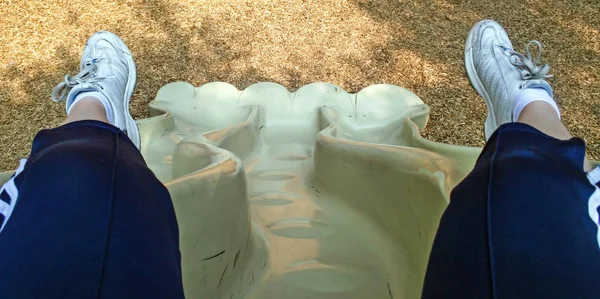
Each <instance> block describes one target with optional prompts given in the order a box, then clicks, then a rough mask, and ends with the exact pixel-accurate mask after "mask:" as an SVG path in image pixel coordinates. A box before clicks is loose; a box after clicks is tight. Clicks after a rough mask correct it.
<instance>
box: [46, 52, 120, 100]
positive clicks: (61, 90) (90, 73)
mask: <svg viewBox="0 0 600 299" xmlns="http://www.w3.org/2000/svg"><path fill="white" fill-rule="evenodd" d="M97 69H98V60H97V59H93V60H92V61H90V62H86V63H85V66H84V67H83V69H81V71H80V72H79V74H77V75H75V76H71V75H66V76H65V79H64V81H63V82H60V83H59V84H58V85H56V87H54V89H53V90H52V95H51V97H52V101H54V102H57V103H58V102H62V101H64V100H66V99H67V97H68V95H69V92H70V91H71V89H72V88H73V87H75V86H77V85H79V84H89V85H90V86H92V87H96V88H98V89H104V88H103V87H102V85H99V84H96V83H98V82H100V81H103V80H105V79H107V78H108V77H96V75H95V74H96V70H97Z"/></svg>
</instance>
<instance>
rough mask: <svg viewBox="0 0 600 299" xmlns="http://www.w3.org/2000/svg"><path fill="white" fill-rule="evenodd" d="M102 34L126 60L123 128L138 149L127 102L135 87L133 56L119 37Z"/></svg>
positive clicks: (138, 132) (138, 134)
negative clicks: (122, 53)
mask: <svg viewBox="0 0 600 299" xmlns="http://www.w3.org/2000/svg"><path fill="white" fill-rule="evenodd" d="M102 34H106V35H108V36H107V37H105V38H108V37H110V40H111V41H112V42H114V43H113V45H114V46H117V47H119V50H121V51H123V52H124V53H125V54H126V55H125V56H126V60H127V68H128V69H129V77H128V78H127V85H126V86H125V97H124V98H123V102H124V103H125V128H126V129H127V136H129V139H131V141H132V142H133V144H134V145H135V146H136V147H137V148H138V149H140V148H141V140H140V131H139V129H138V126H137V124H136V122H135V120H134V119H133V117H132V116H131V113H130V112H129V101H130V99H131V96H132V95H133V92H134V91H135V87H136V85H137V68H136V65H135V61H134V60H133V55H132V54H131V51H129V48H128V47H127V45H126V44H125V42H123V40H121V38H120V37H118V36H117V35H115V34H113V33H111V32H107V31H104V32H102Z"/></svg>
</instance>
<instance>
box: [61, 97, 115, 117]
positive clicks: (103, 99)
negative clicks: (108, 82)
mask: <svg viewBox="0 0 600 299" xmlns="http://www.w3.org/2000/svg"><path fill="white" fill-rule="evenodd" d="M86 97H93V98H96V99H98V100H99V101H100V102H101V103H102V105H104V110H105V111H106V118H107V119H108V122H109V123H110V124H111V125H114V124H115V113H114V112H113V109H112V105H111V104H110V102H109V101H108V98H106V96H105V95H104V94H102V93H101V92H98V91H84V92H80V93H78V94H77V95H76V96H75V100H73V103H71V106H69V108H67V115H69V114H71V109H72V108H73V106H75V104H77V102H79V100H81V99H83V98H86Z"/></svg>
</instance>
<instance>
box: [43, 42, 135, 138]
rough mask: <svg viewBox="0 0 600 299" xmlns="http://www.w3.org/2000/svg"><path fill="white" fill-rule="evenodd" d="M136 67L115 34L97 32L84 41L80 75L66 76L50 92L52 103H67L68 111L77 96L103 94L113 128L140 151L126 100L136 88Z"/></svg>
mask: <svg viewBox="0 0 600 299" xmlns="http://www.w3.org/2000/svg"><path fill="white" fill-rule="evenodd" d="M136 80H137V79H136V67H135V62H134V61H133V56H132V55H131V52H130V51H129V48H127V46H126V45H125V43H124V42H123V41H122V40H121V39H120V38H119V37H118V36H117V35H115V34H113V33H110V32H107V31H100V32H98V33H96V34H94V35H93V36H92V37H90V39H89V40H88V41H87V43H86V45H85V49H84V50H83V55H82V57H81V64H80V72H79V74H77V75H75V76H73V77H71V76H70V75H66V76H65V80H64V82H61V83H60V84H58V85H57V86H56V87H55V88H54V90H53V91H52V100H53V101H55V102H62V101H64V100H66V101H67V105H66V106H67V111H69V108H70V107H71V105H72V104H73V101H74V100H75V97H76V96H77V94H79V93H81V92H86V91H97V92H100V93H101V94H103V95H104V96H105V97H106V98H107V99H108V101H109V102H110V105H111V107H112V111H113V113H114V123H113V125H114V126H116V127H118V128H119V129H121V130H123V131H124V132H125V133H127V135H128V136H129V138H130V139H131V141H133V143H134V144H135V146H136V147H137V148H138V149H139V148H140V133H139V130H138V127H137V125H136V123H135V121H134V120H133V117H131V114H130V113H129V99H130V98H131V95H132V94H133V91H134V89H135V85H136Z"/></svg>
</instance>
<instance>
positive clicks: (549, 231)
mask: <svg viewBox="0 0 600 299" xmlns="http://www.w3.org/2000/svg"><path fill="white" fill-rule="evenodd" d="M584 156H585V145H584V143H583V141H582V140H581V139H578V138H573V139H571V140H569V141H561V140H557V139H554V138H551V137H549V136H547V135H544V134H543V133H541V132H539V131H538V130H536V129H534V128H533V127H530V126H528V125H525V124H518V123H511V124H506V125H503V126H501V127H500V128H499V129H498V130H497V131H496V133H494V135H493V136H492V137H491V139H490V140H489V142H488V144H487V145H486V147H485V148H484V150H483V152H482V154H481V156H480V157H479V160H478V161H477V164H476V166H475V168H474V169H473V171H472V172H471V174H469V175H468V176H467V177H466V178H465V180H464V181H463V182H461V183H460V184H459V185H458V186H457V187H456V188H455V189H454V190H453V191H452V194H451V196H450V205H449V206H448V208H447V210H446V211H445V213H444V215H443V217H442V219H441V222H440V226H439V230H438V232H437V235H436V238H435V241H434V245H433V250H432V252H431V256H430V259H429V265H428V269H427V275H426V279H425V286H424V289H423V298H600V282H599V281H600V280H599V279H600V250H599V245H598V244H599V243H598V209H597V208H598V204H600V191H598V188H597V186H596V185H594V183H597V182H594V181H593V179H592V176H591V175H588V174H586V173H585V172H584V171H583V169H582V162H583V159H584ZM594 172H598V170H595V171H594Z"/></svg>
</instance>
